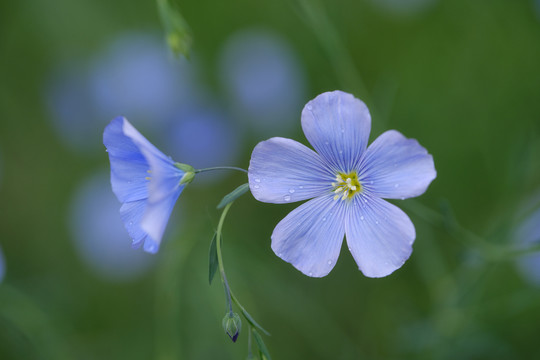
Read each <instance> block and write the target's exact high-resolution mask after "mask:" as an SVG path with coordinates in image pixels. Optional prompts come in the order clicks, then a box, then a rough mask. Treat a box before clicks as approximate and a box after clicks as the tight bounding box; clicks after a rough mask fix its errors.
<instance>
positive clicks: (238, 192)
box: [217, 183, 249, 209]
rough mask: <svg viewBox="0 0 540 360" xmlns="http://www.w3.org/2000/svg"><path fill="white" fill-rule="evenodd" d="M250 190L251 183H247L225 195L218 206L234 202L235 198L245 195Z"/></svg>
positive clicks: (221, 206)
mask: <svg viewBox="0 0 540 360" xmlns="http://www.w3.org/2000/svg"><path fill="white" fill-rule="evenodd" d="M248 190H249V184H248V183H245V184H242V185H240V186H239V187H237V188H236V189H234V190H233V191H232V192H230V193H228V194H227V195H225V197H223V199H222V200H221V201H220V203H219V204H218V206H217V208H218V209H221V208H223V207H225V205H227V204H229V203H232V202H233V201H234V200H236V199H238V198H239V197H240V196H242V195H244V194H245V193H246V192H247V191H248Z"/></svg>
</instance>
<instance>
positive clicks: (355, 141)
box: [302, 91, 371, 172]
mask: <svg viewBox="0 0 540 360" xmlns="http://www.w3.org/2000/svg"><path fill="white" fill-rule="evenodd" d="M302 128H303V129H304V134H305V135H306V138H307V139H308V140H309V142H310V143H311V145H313V147H314V148H315V150H317V152H318V153H319V154H320V155H321V156H322V157H323V158H324V159H325V160H326V161H327V162H328V163H329V164H330V165H331V166H332V167H333V168H334V170H337V171H342V172H349V171H351V170H353V169H354V168H355V165H356V164H357V163H358V161H359V160H360V157H361V156H362V154H363V152H364V151H365V149H366V146H367V142H368V138H369V132H370V130H371V116H370V114H369V110H368V108H367V107H366V105H365V104H364V103H363V102H362V101H361V100H358V99H356V98H355V97H354V96H352V95H351V94H347V93H344V92H342V91H333V92H326V93H323V94H321V95H319V96H317V97H316V98H315V99H313V100H311V101H310V102H308V103H307V104H306V106H305V107H304V110H302Z"/></svg>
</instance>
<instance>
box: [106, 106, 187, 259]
mask: <svg viewBox="0 0 540 360" xmlns="http://www.w3.org/2000/svg"><path fill="white" fill-rule="evenodd" d="M103 144H104V145H105V147H106V148H107V151H108V153H109V159H110V161H111V184H112V189H113V192H114V193H115V195H116V197H117V198H118V200H119V201H120V202H121V203H122V207H121V208H120V215H121V217H122V221H123V222H124V225H125V227H126V229H127V231H128V233H129V235H130V237H131V238H132V240H133V244H132V246H133V247H134V248H138V247H140V246H141V245H142V244H143V243H144V247H143V248H144V250H145V251H147V252H150V253H156V252H157V251H158V249H159V244H160V243H161V238H162V236H163V232H164V231H165V227H166V226H167V222H168V221H169V217H170V215H171V212H172V210H173V207H174V204H175V203H176V200H177V199H178V196H180V193H181V192H182V190H183V189H184V187H185V185H186V184H187V183H189V182H190V181H191V180H193V176H194V172H193V168H192V167H191V166H189V165H185V164H179V163H175V162H174V161H172V160H171V159H170V158H169V157H167V156H165V155H164V154H163V153H162V152H161V151H159V150H158V149H157V148H156V147H155V146H154V145H152V144H151V143H150V142H149V141H148V140H146V138H145V137H144V136H142V135H141V134H140V133H139V132H138V131H137V130H136V129H135V128H134V127H133V126H132V125H131V124H130V123H129V121H127V120H126V119H125V118H123V117H117V118H115V119H114V120H113V121H111V123H110V124H109V125H107V127H106V128H105V132H104V133H103Z"/></svg>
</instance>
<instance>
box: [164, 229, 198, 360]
mask: <svg viewBox="0 0 540 360" xmlns="http://www.w3.org/2000/svg"><path fill="white" fill-rule="evenodd" d="M189 223H191V222H188V221H186V222H185V224H184V226H185V227H184V228H183V230H182V234H193V233H194V232H195V231H196V229H193V228H192V227H190V226H189V225H188V224H189ZM195 243H196V241H195V239H193V238H189V236H184V235H181V236H179V238H178V239H175V240H173V241H170V242H169V243H168V244H167V247H168V249H167V251H162V252H161V254H162V255H161V259H160V261H159V266H158V269H157V271H156V287H155V289H156V290H155V299H154V302H155V310H154V311H155V314H156V315H155V327H156V330H155V354H156V359H157V360H173V359H175V360H176V359H181V358H183V357H182V356H181V355H182V349H181V348H180V345H181V343H182V342H181V340H180V339H181V331H180V330H181V329H180V323H181V322H180V321H179V319H180V318H181V306H180V303H181V295H182V283H181V279H182V276H180V274H182V273H183V271H182V268H183V267H184V264H185V263H186V259H187V258H188V256H189V255H190V253H191V251H192V250H193V247H194V245H195Z"/></svg>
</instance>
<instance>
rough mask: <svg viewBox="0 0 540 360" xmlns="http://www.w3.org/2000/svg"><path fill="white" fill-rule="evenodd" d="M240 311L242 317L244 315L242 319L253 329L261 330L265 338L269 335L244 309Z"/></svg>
mask: <svg viewBox="0 0 540 360" xmlns="http://www.w3.org/2000/svg"><path fill="white" fill-rule="evenodd" d="M241 310H242V315H244V317H245V318H246V320H247V321H248V322H249V323H250V324H251V325H252V326H254V327H256V328H257V329H259V330H261V331H262V332H263V333H264V334H265V335H266V336H270V333H269V332H268V331H266V330H265V329H264V328H263V327H262V326H261V325H259V324H258V323H257V322H256V321H255V319H253V317H251V315H250V314H249V313H248V312H247V311H246V309H243V308H242V309H241Z"/></svg>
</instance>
